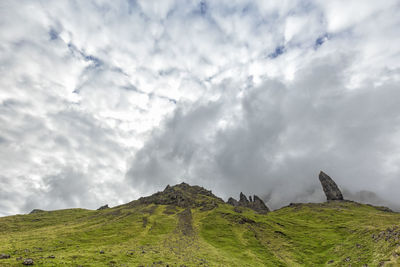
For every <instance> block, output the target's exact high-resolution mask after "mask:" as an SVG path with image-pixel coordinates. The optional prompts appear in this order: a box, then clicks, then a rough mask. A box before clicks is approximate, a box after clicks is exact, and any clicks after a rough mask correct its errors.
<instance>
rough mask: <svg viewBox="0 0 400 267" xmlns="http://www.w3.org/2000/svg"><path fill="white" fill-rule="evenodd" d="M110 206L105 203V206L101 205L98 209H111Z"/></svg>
mask: <svg viewBox="0 0 400 267" xmlns="http://www.w3.org/2000/svg"><path fill="white" fill-rule="evenodd" d="M109 208H110V207H109V206H108V204H105V205H104V206H101V207H100V208H98V209H97V210H105V209H109Z"/></svg>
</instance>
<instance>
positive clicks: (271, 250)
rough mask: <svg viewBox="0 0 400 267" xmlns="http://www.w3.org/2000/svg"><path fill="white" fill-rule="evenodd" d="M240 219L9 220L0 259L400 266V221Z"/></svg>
mask: <svg viewBox="0 0 400 267" xmlns="http://www.w3.org/2000/svg"><path fill="white" fill-rule="evenodd" d="M240 211H241V212H240ZM240 211H239V212H238V210H237V209H236V211H235V210H234V208H233V207H232V206H230V205H227V204H218V207H216V208H213V209H202V207H201V206H199V207H196V208H192V209H188V208H186V209H185V208H181V207H176V206H173V205H154V204H135V205H132V204H127V205H122V206H119V207H115V208H111V209H106V210H100V211H92V210H83V209H68V210H58V211H50V212H40V213H35V214H29V215H16V216H8V217H3V218H0V253H6V254H10V255H11V258H9V259H0V266H22V259H25V258H32V259H33V260H34V261H35V265H36V266H58V265H65V266H167V264H168V265H169V266H181V265H182V266H183V265H184V266H325V265H327V266H349V265H350V264H351V266H363V264H368V266H379V265H382V266H383V265H385V266H398V265H400V260H397V255H398V254H399V255H400V249H399V244H400V228H398V226H400V214H397V213H391V212H385V211H382V210H379V209H377V208H375V207H372V206H368V205H361V204H358V203H353V202H330V203H321V204H296V205H291V206H288V207H285V208H282V209H279V210H276V211H273V212H270V213H268V214H266V215H260V214H257V213H255V212H254V211H252V210H250V209H246V208H242V209H241V210H240ZM100 251H104V253H100ZM397 253H398V254H397ZM51 255H52V256H54V258H49V256H51ZM19 257H21V258H22V259H19Z"/></svg>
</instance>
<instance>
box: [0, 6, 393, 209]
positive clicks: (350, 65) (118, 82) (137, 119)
mask: <svg viewBox="0 0 400 267" xmlns="http://www.w3.org/2000/svg"><path fill="white" fill-rule="evenodd" d="M399 14H400V1H398V0H396V1H392V0H382V1H375V0H343V1H341V0H337V1H324V0H320V1H318V0H315V1H307V0H304V1H294V0H290V1H289V0H279V1H262V0H259V1H245V0H243V1H241V0H220V1H205V0H202V1H190V0H179V1H178V0H176V1H173V0H162V1H153V0H143V1H139V0H137V1H136V0H128V1H126V0H121V1H117V0H116V1H101V0H99V1H89V0H88V1H78V0H75V1H73V0H71V1H44V0H42V1H40V0H36V1H35V0H33V1H31V0H30V1H27V0H26V1H24V0H17V1H15V0H2V1H1V2H0V169H1V172H0V216H5V215H11V214H17V213H27V212H29V211H30V210H32V209H34V208H38V209H45V210H53V209H64V208H73V207H81V208H88V209H95V208H98V207H100V206H101V205H104V204H109V205H110V206H115V205H118V204H122V203H126V202H129V201H132V200H134V199H137V198H138V197H140V196H145V195H148V194H151V193H154V192H156V191H158V190H162V189H163V188H164V187H165V186H166V185H167V184H170V185H173V184H176V183H180V182H183V181H184V182H187V183H189V184H193V185H194V184H197V185H201V186H204V187H206V188H207V189H211V190H212V191H213V192H214V193H215V194H217V195H218V196H221V197H223V198H224V199H227V198H228V197H229V196H233V197H236V198H238V196H239V193H240V192H244V193H245V194H257V195H259V196H261V197H262V198H263V199H264V200H265V201H266V203H267V205H268V206H269V207H270V208H273V209H277V208H280V207H282V206H285V205H288V204H289V203H290V202H320V201H324V195H323V191H322V188H321V186H320V184H319V181H318V173H319V172H320V170H323V171H324V172H326V173H328V174H329V175H330V176H331V177H332V178H333V179H334V180H335V181H336V182H337V184H338V185H339V187H340V188H341V189H342V190H343V191H344V193H345V194H344V195H345V197H347V198H349V199H355V200H359V201H364V202H370V203H373V204H382V203H383V204H387V205H389V206H391V207H394V208H396V207H397V205H398V204H399V206H400V194H398V192H399V188H400V16H399Z"/></svg>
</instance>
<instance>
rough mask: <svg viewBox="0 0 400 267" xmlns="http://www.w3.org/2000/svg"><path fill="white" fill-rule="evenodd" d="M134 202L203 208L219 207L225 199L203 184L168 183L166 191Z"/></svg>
mask: <svg viewBox="0 0 400 267" xmlns="http://www.w3.org/2000/svg"><path fill="white" fill-rule="evenodd" d="M132 204H156V205H174V206H178V207H182V208H188V207H190V208H194V207H202V208H203V209H212V208H215V207H217V206H218V204H224V201H223V200H222V199H221V198H219V197H217V196H215V195H214V194H213V193H212V192H211V191H210V190H206V189H204V188H203V187H201V186H197V185H194V186H191V185H188V184H187V183H181V184H177V185H175V186H170V185H167V187H166V188H165V189H164V191H161V192H157V193H155V194H153V195H151V196H148V197H141V198H139V199H138V200H137V201H133V202H132Z"/></svg>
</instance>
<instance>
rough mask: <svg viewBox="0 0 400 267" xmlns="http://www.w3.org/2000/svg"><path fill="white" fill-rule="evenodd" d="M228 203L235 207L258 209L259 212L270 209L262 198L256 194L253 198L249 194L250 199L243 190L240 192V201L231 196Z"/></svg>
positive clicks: (265, 211)
mask: <svg viewBox="0 0 400 267" xmlns="http://www.w3.org/2000/svg"><path fill="white" fill-rule="evenodd" d="M227 203H228V204H230V205H232V206H235V207H246V208H250V209H252V210H255V211H257V212H258V213H267V212H269V211H270V210H269V208H268V207H267V205H265V203H264V201H262V199H261V198H259V197H258V196H256V195H254V196H253V198H251V196H249V199H247V197H246V196H245V195H244V194H243V193H242V192H240V196H239V201H237V200H236V199H234V198H232V197H230V198H229V199H228V202H227Z"/></svg>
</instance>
